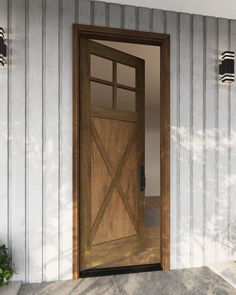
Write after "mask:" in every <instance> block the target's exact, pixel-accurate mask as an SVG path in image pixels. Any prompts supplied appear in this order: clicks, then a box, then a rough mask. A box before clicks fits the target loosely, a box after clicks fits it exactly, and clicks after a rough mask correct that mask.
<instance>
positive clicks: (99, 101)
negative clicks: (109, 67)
mask: <svg viewBox="0 0 236 295" xmlns="http://www.w3.org/2000/svg"><path fill="white" fill-rule="evenodd" d="M90 85H91V87H90V96H91V104H92V105H93V106H96V107H105V108H111V107H112V104H113V100H112V95H113V87H112V86H109V85H104V84H100V83H96V82H91V84H90Z"/></svg>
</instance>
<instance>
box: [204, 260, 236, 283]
mask: <svg viewBox="0 0 236 295" xmlns="http://www.w3.org/2000/svg"><path fill="white" fill-rule="evenodd" d="M208 267H209V268H210V269H211V270H212V271H214V272H215V273H216V274H218V276H220V277H221V278H222V279H224V280H225V281H226V282H227V283H229V284H230V285H231V286H233V287H234V288H236V262H235V261H225V262H217V263H212V264H209V265H208Z"/></svg>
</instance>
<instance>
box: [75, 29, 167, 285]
mask: <svg viewBox="0 0 236 295" xmlns="http://www.w3.org/2000/svg"><path fill="white" fill-rule="evenodd" d="M80 38H88V39H97V40H107V41H118V42H124V43H125V42H126V43H136V44H146V45H156V46H160V50H161V59H160V62H161V65H160V72H161V83H160V84H161V89H160V98H161V102H160V106H161V131H160V133H161V139H160V170H161V173H160V174H161V182H160V183H161V212H160V213H161V214H160V216H161V218H160V221H161V222H160V226H161V235H160V237H161V241H160V242H161V247H160V249H161V266H162V269H163V270H164V271H169V270H170V36H169V35H167V34H159V33H149V32H140V31H131V30H126V29H113V28H107V27H98V26H90V25H78V24H74V25H73V279H75V280H76V279H78V278H79V276H80V264H79V243H80V229H79V222H78V221H79V212H80V198H79V197H80V196H79V192H80V187H79V179H80V175H79V165H80V159H79V154H80V153H79V148H80V134H79V124H80V116H79V112H80V97H79V69H80V63H79V56H80V52H79V41H80Z"/></svg>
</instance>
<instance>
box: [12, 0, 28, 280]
mask: <svg viewBox="0 0 236 295" xmlns="http://www.w3.org/2000/svg"><path fill="white" fill-rule="evenodd" d="M25 4H26V3H25V1H24V0H19V1H13V2H12V3H11V20H10V24H9V25H10V36H11V39H12V40H11V46H12V52H11V59H12V63H11V64H9V67H10V85H9V87H10V97H9V100H10V114H9V116H10V119H9V121H10V122H9V129H10V130H9V140H10V150H9V166H10V167H9V169H10V171H9V199H10V200H9V201H10V217H9V219H10V220H9V223H10V224H9V226H10V245H11V251H12V257H13V259H14V263H15V265H16V271H17V274H16V275H15V279H17V280H25V279H26V261H25V260H26V239H25V236H26V222H25V216H26V215H25V213H26V185H25V184H26V178H25V172H26V170H25V166H26V134H25V133H26V124H25V123H26V120H25V115H26V112H25V109H26V103H25V101H26V99H25V98H26V87H25V86H26V85H25V74H26V71H25V68H26V56H25V53H26V52H25V41H26V38H25V37H26V36H25V25H26V19H25V18H26V14H25V8H26V7H25ZM13 63H14V66H12V64H13Z"/></svg>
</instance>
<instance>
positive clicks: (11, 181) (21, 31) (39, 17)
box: [0, 0, 236, 282]
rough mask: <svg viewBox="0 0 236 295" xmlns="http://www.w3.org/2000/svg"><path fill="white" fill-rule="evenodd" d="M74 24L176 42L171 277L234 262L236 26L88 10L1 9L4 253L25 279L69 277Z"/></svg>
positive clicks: (82, 2) (49, 1)
mask: <svg viewBox="0 0 236 295" xmlns="http://www.w3.org/2000/svg"><path fill="white" fill-rule="evenodd" d="M72 23H83V24H95V25H101V26H110V27H119V28H127V29H136V30H141V31H153V32H159V33H162V32H165V33H168V34H170V35H171V268H172V269H175V268H182V267H190V266H200V265H206V264H207V263H209V262H212V261H219V260H228V259H235V250H236V246H235V245H236V243H235V242H236V236H235V232H236V230H235V227H236V223H235V222H236V198H235V193H236V116H235V113H236V84H232V86H227V85H221V84H220V83H219V82H218V75H217V67H218V55H219V54H220V53H221V52H222V51H224V50H228V49H231V50H234V51H236V21H231V20H226V19H216V18H213V17H203V16H198V15H190V14H182V13H180V14H179V13H175V12H165V11H161V10H152V9H148V8H135V7H133V6H126V5H125V6H120V5H115V4H105V3H102V2H91V3H90V1H89V0H77V1H76V0H41V1H34V0H1V2H0V25H1V26H3V27H4V29H5V28H6V30H7V33H8V36H9V55H10V58H9V65H8V66H7V67H6V68H4V69H0V89H1V95H0V105H1V116H0V126H1V129H0V167H1V169H0V187H1V190H0V204H1V214H0V242H5V243H7V245H8V246H9V248H10V250H11V253H12V257H13V261H14V263H15V265H16V270H17V275H16V276H15V279H16V280H23V281H27V282H37V281H42V280H45V281H50V280H57V279H70V278H71V271H72V261H71V260H72V255H71V252H72V175H71V174H72V90H71V89H72V66H71V65H72V61H71V57H72V38H71V37H72Z"/></svg>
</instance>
